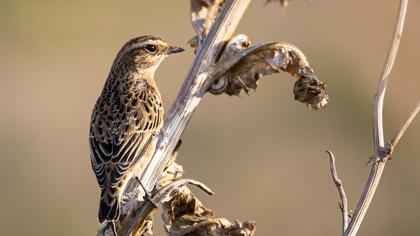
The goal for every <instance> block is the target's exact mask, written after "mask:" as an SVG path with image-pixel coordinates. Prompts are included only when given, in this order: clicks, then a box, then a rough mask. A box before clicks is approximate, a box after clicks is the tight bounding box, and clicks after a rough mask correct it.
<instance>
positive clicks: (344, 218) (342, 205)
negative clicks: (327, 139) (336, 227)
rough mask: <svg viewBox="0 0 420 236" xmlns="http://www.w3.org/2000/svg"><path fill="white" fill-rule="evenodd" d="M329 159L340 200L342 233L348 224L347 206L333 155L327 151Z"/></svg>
mask: <svg viewBox="0 0 420 236" xmlns="http://www.w3.org/2000/svg"><path fill="white" fill-rule="evenodd" d="M327 153H328V156H329V159H330V172H331V177H332V179H333V181H334V184H335V186H336V187H337V191H338V194H339V195H340V200H341V202H339V206H340V209H341V214H342V221H343V233H344V232H345V231H346V229H347V227H348V225H349V222H350V220H349V219H350V218H349V210H348V204H347V196H346V193H345V192H344V187H343V183H342V182H341V179H340V178H339V177H338V174H337V167H336V165H335V157H334V154H333V153H332V151H330V150H328V151H327Z"/></svg>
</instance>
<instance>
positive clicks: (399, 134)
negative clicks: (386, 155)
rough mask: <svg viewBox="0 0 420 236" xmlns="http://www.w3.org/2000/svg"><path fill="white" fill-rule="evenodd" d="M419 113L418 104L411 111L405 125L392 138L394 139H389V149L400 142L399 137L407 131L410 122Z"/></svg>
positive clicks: (419, 105)
mask: <svg viewBox="0 0 420 236" xmlns="http://www.w3.org/2000/svg"><path fill="white" fill-rule="evenodd" d="M419 111H420V102H418V103H417V105H416V107H415V108H414V109H413V111H412V112H411V113H410V115H409V116H408V118H407V120H406V121H405V123H404V124H403V125H402V126H401V128H400V130H399V131H398V133H397V134H396V135H395V136H394V138H392V139H391V141H390V143H391V147H392V149H393V147H395V146H396V145H397V144H398V142H399V141H400V139H401V137H402V136H403V134H404V132H405V131H406V130H407V128H408V127H409V126H410V125H411V122H413V120H414V118H415V117H416V115H417V113H418V112H419Z"/></svg>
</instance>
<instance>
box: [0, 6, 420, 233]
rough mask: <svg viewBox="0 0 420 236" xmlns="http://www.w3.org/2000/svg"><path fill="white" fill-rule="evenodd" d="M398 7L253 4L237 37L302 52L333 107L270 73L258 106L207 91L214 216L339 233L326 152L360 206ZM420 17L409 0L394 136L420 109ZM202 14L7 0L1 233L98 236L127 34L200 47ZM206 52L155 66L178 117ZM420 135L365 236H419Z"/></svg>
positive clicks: (200, 173)
mask: <svg viewBox="0 0 420 236" xmlns="http://www.w3.org/2000/svg"><path fill="white" fill-rule="evenodd" d="M397 7H398V1H397V0H389V1H381V0H372V1H365V0H355V1H325V0H315V1H302V0H299V1H298V0H296V1H292V2H291V3H290V5H289V7H288V8H286V9H282V8H281V7H280V6H279V5H278V4H274V3H272V4H269V5H267V6H265V5H264V1H262V0H258V1H253V3H252V4H251V6H250V7H249V9H248V11H247V12H246V14H245V15H244V18H243V20H242V22H241V24H240V26H239V28H238V30H237V32H238V33H245V34H247V35H249V36H250V37H251V39H252V40H253V42H263V41H272V40H282V41H287V42H289V43H292V44H295V45H297V46H299V47H300V48H301V49H302V50H303V51H304V52H305V54H306V55H307V57H308V59H309V61H310V62H311V64H312V65H313V67H314V68H315V71H316V72H317V74H318V76H319V78H320V79H321V80H323V81H325V82H327V84H328V93H329V95H330V97H331V102H330V104H329V105H328V107H327V108H326V109H324V110H321V111H309V110H308V109H307V108H306V107H305V106H304V105H302V104H300V103H298V102H296V101H294V99H293V94H292V88H293V83H294V79H293V78H291V77H290V76H288V75H286V74H284V73H282V74H280V75H275V76H270V77H266V78H263V79H262V81H261V82H260V86H259V87H258V89H257V91H256V92H251V94H250V96H248V95H245V94H243V95H242V96H241V97H227V96H217V97H216V96H212V95H206V96H205V99H204V100H203V101H202V103H201V104H200V106H199V108H198V110H197V111H196V112H195V114H194V116H193V118H192V120H191V122H190V123H189V126H188V128H187V129H186V131H185V133H184V135H183V141H184V143H183V146H182V149H181V153H180V158H179V162H180V163H181V164H183V166H184V168H185V170H186V172H187V176H188V177H193V178H196V179H199V180H201V181H203V182H205V183H206V184H207V185H208V186H210V187H211V188H212V189H213V190H214V191H215V192H216V195H215V196H212V197H209V196H206V195H204V194H202V193H200V191H199V190H195V192H196V193H197V194H198V195H199V196H200V197H201V199H202V200H203V202H205V204H206V205H207V206H209V207H210V208H211V209H213V210H214V211H215V212H216V214H217V215H219V216H224V217H227V218H229V219H230V220H234V219H236V218H238V219H252V220H255V221H256V223H257V235H339V232H340V227H341V220H340V211H339V209H338V207H337V201H338V195H337V192H336V189H335V188H334V186H333V184H332V181H331V179H330V174H329V170H328V161H327V155H326V153H325V150H327V149H332V150H333V151H334V153H335V154H336V157H337V163H338V168H339V172H340V175H341V177H342V179H343V181H344V184H345V188H346V191H347V193H348V196H349V201H350V202H349V203H350V207H351V208H352V209H354V207H355V205H356V202H357V200H358V198H359V196H360V192H361V190H362V188H363V186H364V183H365V181H366V178H367V173H368V170H369V168H368V166H366V162H367V160H368V157H369V156H370V155H371V154H372V134H371V133H372V126H371V123H372V122H371V110H372V109H371V107H372V97H373V93H374V91H375V88H376V84H377V79H378V77H379V74H380V71H381V69H382V66H383V63H384V60H385V56H386V53H387V50H388V46H389V44H390V41H391V36H392V33H393V24H394V23H393V22H394V19H395V17H396V14H397ZM419 9H420V2H419V1H411V2H410V4H409V10H408V16H407V20H406V28H405V31H404V35H403V39H402V43H401V47H400V51H399V55H398V58H397V61H396V64H395V67H394V70H393V72H392V75H391V82H390V86H389V89H388V92H387V95H386V100H385V113H384V114H385V127H386V128H385V133H386V136H387V137H389V138H390V137H391V136H393V135H394V134H395V132H396V130H397V129H398V128H399V126H400V125H401V123H402V122H403V120H405V118H406V117H407V114H408V112H409V111H411V109H412V108H413V106H414V105H415V103H416V101H418V100H419V99H420V92H419V91H420V78H419V75H418V71H417V70H418V68H419V61H420V45H419V42H420V27H419V22H420V11H419ZM189 19H190V17H189V2H188V1H165V0H153V1H144V0H124V1H107V0H101V1H99V0H93V1H81V0H73V1H63V0H59V1H51V0H38V1H23V0H1V1H0V101H1V113H0V114H1V115H0V132H1V135H0V151H1V152H0V153H1V154H0V161H1V162H0V186H1V190H0V200H1V201H0V232H1V235H7V236H9V235H11V236H15V235H28V234H31V235H94V234H95V233H96V229H97V227H98V224H97V220H96V216H97V208H98V199H99V190H98V186H97V184H96V180H95V177H94V175H93V173H92V171H91V168H90V161H89V149H88V141H87V137H88V125H89V120H90V112H91V109H92V106H93V104H94V102H95V100H96V98H97V96H98V95H99V93H100V91H101V89H102V85H103V83H104V81H105V79H106V76H107V74H108V71H109V68H110V65H111V63H112V60H113V58H114V56H115V54H116V52H117V51H118V50H119V48H120V47H121V46H122V45H123V44H124V43H125V42H126V41H127V40H128V39H130V38H132V37H134V36H137V35H142V34H153V35H158V36H161V37H162V38H164V39H166V40H167V41H169V42H172V43H174V44H178V45H180V46H184V47H186V48H187V47H188V46H187V45H186V42H187V40H188V39H189V38H190V37H191V36H192V35H193V31H192V28H191V26H190V20H189ZM192 58H193V50H191V49H189V50H187V52H185V53H183V54H178V55H176V56H173V57H170V58H168V59H167V60H166V61H165V62H164V63H163V64H162V65H161V67H160V68H159V70H158V71H157V75H156V77H157V78H158V85H159V86H160V89H161V92H162V94H163V98H164V102H165V107H166V108H167V109H168V108H169V106H170V104H171V102H172V101H173V99H174V97H175V96H176V93H177V91H178V89H179V87H180V85H181V83H182V81H183V80H184V78H185V75H186V72H187V70H188V68H189V66H190V62H191V60H192ZM419 139H420V118H419V117H418V118H417V120H416V121H415V122H414V124H413V126H412V127H411V128H410V129H409V130H408V132H407V133H406V135H405V136H404V137H403V139H402V140H401V143H400V144H399V146H398V148H397V149H396V151H395V155H394V158H395V159H394V160H392V161H391V162H389V164H388V165H387V168H386V170H385V173H384V176H383V179H382V182H381V184H380V186H379V189H378V191H377V194H376V197H375V198H374V201H373V204H372V205H371V208H370V209H369V211H368V214H367V216H366V219H365V221H364V224H363V225H362V228H361V231H360V235H382V236H385V235H419V234H420V224H419V223H418V222H419V216H420V214H419V212H420V204H419V203H418V199H419V198H420V145H419ZM158 218H159V217H158ZM155 228H156V235H164V233H163V232H164V231H163V230H162V226H161V225H159V223H157V224H156V226H155Z"/></svg>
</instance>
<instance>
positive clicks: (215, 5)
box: [188, 0, 224, 48]
mask: <svg viewBox="0 0 420 236" xmlns="http://www.w3.org/2000/svg"><path fill="white" fill-rule="evenodd" d="M223 3H224V0H191V2H190V5H191V23H192V26H193V29H194V31H195V33H196V36H194V37H193V38H192V39H190V40H189V41H188V43H189V44H190V46H191V47H193V48H196V47H198V46H199V45H200V44H201V42H203V40H204V38H205V37H206V36H207V34H208V32H209V30H210V28H211V26H212V25H213V23H214V21H215V19H216V17H217V15H218V13H219V10H220V8H221V7H222V5H223Z"/></svg>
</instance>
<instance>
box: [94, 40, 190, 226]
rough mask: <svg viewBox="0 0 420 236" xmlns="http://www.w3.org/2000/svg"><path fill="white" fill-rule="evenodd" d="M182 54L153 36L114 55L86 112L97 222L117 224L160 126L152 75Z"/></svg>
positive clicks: (159, 107) (159, 104)
mask: <svg viewBox="0 0 420 236" xmlns="http://www.w3.org/2000/svg"><path fill="white" fill-rule="evenodd" d="M180 51H183V49H182V48H179V47H171V46H169V44H168V43H166V42H164V41H163V40H161V39H159V38H157V37H153V36H140V37H137V38H134V39H132V40H130V41H129V42H127V43H126V44H125V45H124V46H123V47H122V48H121V50H120V51H119V52H118V54H117V56H116V58H115V60H114V63H113V65H112V68H111V71H110V73H109V75H108V79H107V81H106V83H105V86H104V88H103V90H102V93H101V95H100V97H99V98H98V100H97V102H96V104H95V107H94V109H93V112H92V118H91V124H90V135H89V143H90V148H91V163H92V168H93V171H94V172H95V175H96V177H97V180H98V184H99V186H100V188H101V198H100V204H99V213H98V219H99V222H101V223H102V222H103V221H117V220H118V218H119V215H120V200H121V195H122V193H123V191H124V189H125V186H126V184H127V183H128V181H129V180H130V179H131V177H133V175H138V174H140V173H141V172H142V171H143V170H144V167H145V166H146V165H147V163H148V161H149V160H150V158H151V156H152V154H153V151H154V147H155V145H154V137H155V135H156V134H157V133H158V132H159V130H160V128H161V127H162V123H163V114H164V110H163V106H162V100H161V96H160V92H159V90H158V88H157V86H156V83H155V81H154V78H153V76H154V72H155V70H156V68H157V67H158V66H159V64H160V63H161V62H162V60H163V59H164V58H165V57H166V56H167V55H168V54H170V53H175V52H180Z"/></svg>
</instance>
